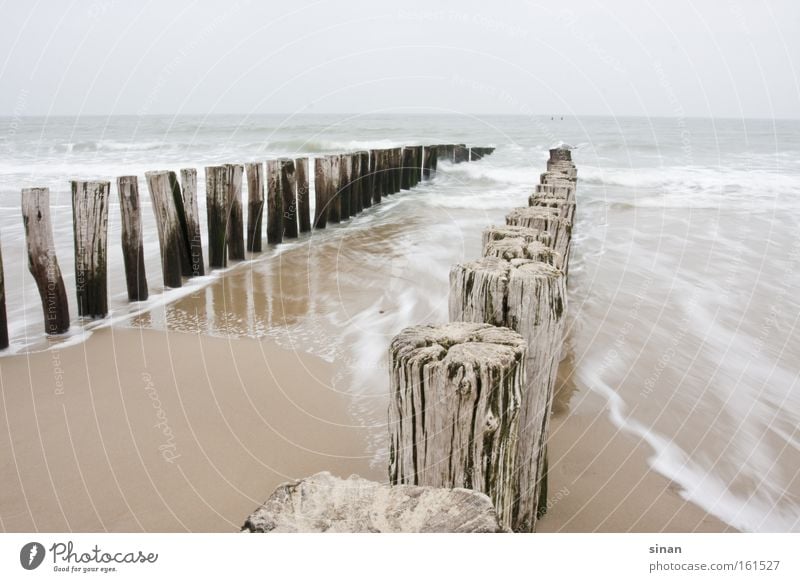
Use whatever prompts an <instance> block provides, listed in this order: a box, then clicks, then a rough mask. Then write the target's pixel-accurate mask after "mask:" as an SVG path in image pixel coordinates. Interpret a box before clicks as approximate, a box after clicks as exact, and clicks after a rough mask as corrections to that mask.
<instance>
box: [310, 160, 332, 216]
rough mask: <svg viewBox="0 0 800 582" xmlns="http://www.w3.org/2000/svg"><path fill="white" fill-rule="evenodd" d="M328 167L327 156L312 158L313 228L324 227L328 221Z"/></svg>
mask: <svg viewBox="0 0 800 582" xmlns="http://www.w3.org/2000/svg"><path fill="white" fill-rule="evenodd" d="M330 167H331V164H330V159H329V158H328V157H326V156H318V157H316V158H314V203H315V208H314V228H325V226H326V224H327V222H328V204H329V192H330Z"/></svg>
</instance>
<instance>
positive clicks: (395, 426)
mask: <svg viewBox="0 0 800 582" xmlns="http://www.w3.org/2000/svg"><path fill="white" fill-rule="evenodd" d="M526 349H527V348H526V344H525V340H524V339H523V338H522V337H521V336H520V335H519V334H518V333H516V332H514V331H511V330H510V329H507V328H498V327H494V326H491V325H486V324H480V323H477V324H476V323H448V324H444V325H441V326H427V325H421V326H416V327H409V328H407V329H405V330H403V331H402V332H400V334H398V335H397V336H395V338H394V339H393V340H392V343H391V346H390V348H389V365H390V374H391V384H390V390H391V394H390V404H389V431H390V449H389V482H390V483H391V484H393V485H400V484H411V485H429V486H433V487H448V488H452V487H465V488H467V489H474V490H476V491H480V492H483V493H485V494H486V495H488V496H489V497H490V498H491V499H492V501H493V502H494V506H495V510H496V511H497V516H498V518H499V519H500V522H501V523H502V524H504V525H505V526H506V527H508V526H510V525H511V523H512V521H511V517H512V512H513V505H514V473H515V462H516V461H515V460H516V456H517V453H516V440H517V434H518V432H519V422H518V420H519V419H518V415H519V410H520V394H521V389H522V387H523V385H524V382H525V356H526Z"/></svg>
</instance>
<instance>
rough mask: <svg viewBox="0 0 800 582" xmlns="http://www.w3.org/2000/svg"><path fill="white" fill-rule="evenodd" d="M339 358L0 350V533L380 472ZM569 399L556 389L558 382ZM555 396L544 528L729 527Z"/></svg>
mask: <svg viewBox="0 0 800 582" xmlns="http://www.w3.org/2000/svg"><path fill="white" fill-rule="evenodd" d="M335 375H336V366H335V365H333V364H330V363H328V362H325V361H324V360H322V359H320V358H317V357H315V356H313V355H310V354H306V353H301V352H298V351H292V350H287V349H284V348H281V347H278V346H276V345H275V344H274V343H273V342H272V341H271V340H268V339H267V340H255V339H249V338H241V339H236V340H229V339H223V338H213V337H205V336H201V335H193V334H189V333H184V332H162V331H155V330H146V329H144V330H135V329H116V328H111V329H105V330H101V331H99V332H96V333H95V334H93V335H92V337H91V338H89V340H88V341H86V342H85V343H83V344H80V345H76V346H72V347H68V348H64V349H60V350H51V351H46V352H40V353H36V354H31V355H19V356H14V357H10V358H4V359H2V360H0V378H1V379H2V396H3V408H4V410H5V414H4V415H3V417H2V418H0V422H2V424H3V426H2V431H0V434H2V437H0V442H1V443H2V448H0V451H1V454H0V462H2V471H3V475H4V487H3V494H2V498H1V499H0V519H2V522H0V523H1V524H2V528H3V530H4V531H159V532H163V531H167V532H169V531H187V530H188V531H223V532H224V531H235V530H237V529H238V527H239V526H240V525H241V523H242V522H243V519H244V517H245V516H246V515H247V514H248V513H249V512H250V511H251V510H252V509H254V508H255V507H256V506H257V505H258V504H259V503H260V502H261V501H263V499H265V498H266V497H267V496H268V495H269V493H270V492H271V491H272V490H273V489H274V488H275V487H276V486H277V485H278V484H280V483H282V482H283V481H286V480H288V479H292V478H297V477H302V476H304V475H309V474H313V473H315V472H317V471H321V470H329V471H331V472H333V473H334V474H338V475H342V476H347V475H349V474H352V473H357V474H360V475H362V476H365V477H367V478H371V479H377V480H382V479H384V478H385V471H384V464H382V463H381V461H382V459H381V458H380V457H379V458H378V459H376V458H375V457H374V454H373V453H371V452H369V451H368V443H370V442H371V441H372V440H373V439H374V438H375V434H374V433H375V432H376V431H380V430H381V428H379V427H377V426H370V425H369V424H366V423H363V422H360V421H359V420H357V419H356V418H355V417H354V416H353V414H352V411H351V410H352V409H351V407H350V406H351V404H352V395H350V394H347V393H343V392H340V391H338V390H337V389H335V388H334V387H333V386H334V384H336V382H335V381H334V377H335ZM562 397H563V392H562ZM563 405H564V403H563V402H562V403H561V406H557V409H558V413H557V414H556V416H555V418H554V421H553V436H552V438H551V441H550V443H551V444H550V455H551V457H550V464H551V471H550V474H551V481H550V499H551V507H550V510H549V512H548V514H547V516H546V517H545V518H544V519H543V520H542V521H541V522H540V525H539V531H542V532H559V531H569V532H574V531H614V532H618V531H649V532H653V531H728V530H729V528H727V527H726V526H725V524H723V523H721V522H719V521H718V520H717V519H715V518H713V517H710V516H709V515H707V514H706V513H705V512H704V511H702V510H700V509H699V508H697V507H696V506H694V505H692V504H690V503H686V502H685V501H683V500H682V499H681V498H680V497H679V495H678V494H677V492H676V491H675V490H674V488H672V487H671V486H670V483H669V482H668V481H667V480H665V479H664V478H662V477H660V476H659V475H658V474H656V473H654V472H652V471H650V470H649V469H648V467H647V464H646V457H647V454H648V450H647V447H646V445H644V444H643V443H637V442H635V441H634V440H633V439H631V438H630V437H627V436H625V435H624V434H622V433H620V432H618V431H617V430H616V429H615V428H614V427H613V426H612V425H611V424H610V422H609V421H608V420H607V419H606V417H605V413H604V411H603V410H602V409H600V408H599V407H598V408H597V409H596V410H595V411H594V412H591V411H589V410H587V409H588V408H589V404H588V403H587V402H586V400H585V399H584V400H583V401H582V405H581V411H580V412H573V411H569V409H568V408H566V407H564V406H563Z"/></svg>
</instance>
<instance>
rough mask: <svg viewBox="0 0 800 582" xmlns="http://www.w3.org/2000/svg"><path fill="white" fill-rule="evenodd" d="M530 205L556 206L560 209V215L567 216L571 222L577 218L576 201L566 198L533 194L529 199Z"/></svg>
mask: <svg viewBox="0 0 800 582" xmlns="http://www.w3.org/2000/svg"><path fill="white" fill-rule="evenodd" d="M528 205H529V206H535V207H539V208H554V209H556V210H557V211H558V216H560V217H561V218H566V219H567V220H569V221H570V223H572V222H574V220H575V201H574V200H566V199H564V198H551V197H549V196H546V195H544V196H543V195H541V194H533V195H532V196H531V197H530V198H529V199H528Z"/></svg>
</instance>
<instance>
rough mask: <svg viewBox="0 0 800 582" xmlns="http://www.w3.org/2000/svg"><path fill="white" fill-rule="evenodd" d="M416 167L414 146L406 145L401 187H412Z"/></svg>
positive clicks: (406, 188) (405, 188)
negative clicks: (412, 176) (412, 175)
mask: <svg viewBox="0 0 800 582" xmlns="http://www.w3.org/2000/svg"><path fill="white" fill-rule="evenodd" d="M413 167H414V148H412V147H409V146H406V147H404V148H403V161H402V166H401V173H400V188H401V189H403V190H410V189H411V174H412V173H413Z"/></svg>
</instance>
